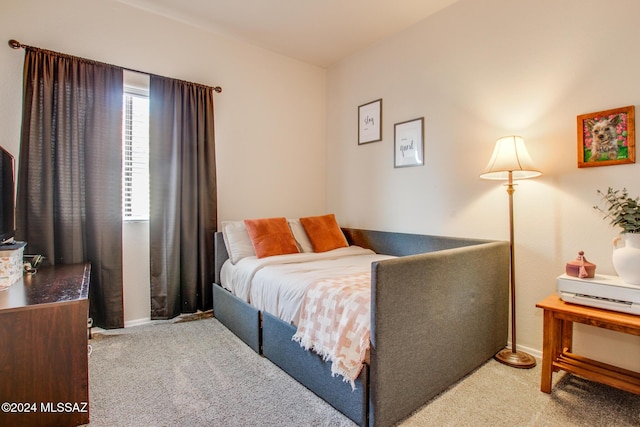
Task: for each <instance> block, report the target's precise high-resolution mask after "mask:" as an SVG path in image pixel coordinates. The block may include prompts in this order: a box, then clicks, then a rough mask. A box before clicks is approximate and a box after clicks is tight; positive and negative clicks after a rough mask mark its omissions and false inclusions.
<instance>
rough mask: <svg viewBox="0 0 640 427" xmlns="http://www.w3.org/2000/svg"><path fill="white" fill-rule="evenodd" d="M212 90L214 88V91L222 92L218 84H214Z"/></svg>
mask: <svg viewBox="0 0 640 427" xmlns="http://www.w3.org/2000/svg"><path fill="white" fill-rule="evenodd" d="M213 90H214V91H215V92H216V93H220V92H222V88H221V87H220V86H216V87H214V88H213Z"/></svg>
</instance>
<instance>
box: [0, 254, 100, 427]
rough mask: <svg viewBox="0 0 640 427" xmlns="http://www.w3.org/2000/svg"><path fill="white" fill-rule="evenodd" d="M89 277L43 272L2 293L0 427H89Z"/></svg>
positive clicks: (76, 270) (68, 270)
mask: <svg viewBox="0 0 640 427" xmlns="http://www.w3.org/2000/svg"><path fill="white" fill-rule="evenodd" d="M90 272H91V267H90V265H89V264H74V265H60V266H55V267H42V268H40V269H39V270H38V272H37V273H36V274H33V275H25V276H24V278H23V279H22V280H20V281H18V282H16V283H15V284H13V285H12V286H11V287H10V288H9V289H7V290H5V291H2V292H0V405H2V406H1V408H0V425H6V426H8V425H10V426H23V425H24V426H75V425H80V424H86V423H88V422H89V375H88V367H89V362H88V354H87V344H88V342H87V341H88V340H87V319H88V314H89V299H88V297H89V276H90Z"/></svg>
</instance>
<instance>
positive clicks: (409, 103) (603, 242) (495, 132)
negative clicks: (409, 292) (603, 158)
mask: <svg viewBox="0 0 640 427" xmlns="http://www.w3.org/2000/svg"><path fill="white" fill-rule="evenodd" d="M639 16H640V3H639V2H637V1H635V0H611V1H609V2H607V4H606V7H605V6H603V3H602V2H601V1H597V0H564V1H561V2H558V1H555V0H518V1H513V0H483V1H477V0H461V1H459V2H458V3H456V4H454V5H453V6H451V7H449V8H447V9H445V10H443V11H441V12H439V13H438V14H436V15H434V16H433V17H431V18H428V19H426V20H425V21H423V22H421V23H419V24H418V25H416V26H414V27H412V28H410V29H409V30H407V31H405V32H403V33H401V34H399V35H397V36H394V37H391V38H388V39H386V40H384V41H382V42H380V43H377V44H376V45H374V46H371V47H370V48H368V49H365V50H363V51H360V52H358V53H357V54H355V55H353V56H351V57H349V58H347V59H345V60H343V61H342V62H340V63H338V64H335V65H334V66H332V67H331V68H330V69H329V70H328V75H327V89H328V90H327V122H328V127H327V158H328V159H331V160H330V161H329V162H328V163H327V208H328V210H329V211H334V212H335V213H336V215H337V216H338V218H339V219H340V221H341V222H342V223H343V224H345V225H348V226H354V227H363V228H372V229H383V230H385V229H386V230H394V231H406V232H416V233H427V234H441V235H453V236H469V237H479V238H489V239H504V240H508V238H509V234H508V216H507V209H508V205H507V203H508V197H507V194H506V192H505V189H504V187H502V186H501V185H500V183H499V182H496V181H485V180H481V179H480V178H479V174H480V172H481V171H482V170H483V168H484V167H485V165H486V164H487V162H488V160H489V157H490V155H491V152H492V150H493V146H494V143H495V140H496V139H497V138H499V137H501V136H505V135H512V134H517V135H521V136H523V137H524V139H525V142H526V144H527V147H528V149H529V152H530V153H531V155H532V157H533V159H534V161H535V162H536V164H537V166H538V167H539V168H540V169H541V170H542V171H543V175H542V177H540V178H536V179H532V180H526V181H520V182H519V184H518V186H517V190H516V192H515V195H514V197H515V201H514V204H515V222H516V231H515V234H516V237H515V239H516V264H517V265H516V273H517V292H516V295H517V305H516V306H517V313H518V317H517V319H518V326H517V332H518V340H517V341H518V344H519V346H524V347H527V348H529V349H531V350H532V351H534V352H535V351H539V350H540V349H541V348H542V312H541V310H539V309H537V308H535V304H536V302H537V301H539V300H541V299H543V298H544V297H546V296H547V295H549V294H551V293H552V292H554V291H555V286H556V282H555V279H556V277H557V276H558V275H559V274H561V273H563V271H564V264H565V262H566V261H569V260H572V259H575V258H576V256H577V253H578V251H579V250H584V251H585V253H586V257H587V259H588V260H589V261H591V262H594V263H595V264H597V272H598V273H601V274H615V272H614V270H613V267H612V264H611V251H612V248H611V241H612V239H613V237H615V236H616V234H617V232H616V231H615V230H613V229H612V228H610V227H609V225H608V223H607V222H606V221H603V220H602V219H601V218H600V215H598V213H597V212H595V211H594V210H593V209H592V206H593V205H594V204H596V203H597V202H598V196H597V194H596V189H602V190H606V188H607V187H608V186H613V187H616V188H621V187H623V186H626V187H627V188H628V189H629V191H630V193H631V194H633V195H636V196H640V179H639V178H640V165H638V164H633V165H618V166H608V167H595V168H582V169H578V168H577V154H576V147H577V141H576V133H577V132H576V116H577V115H580V114H584V113H590V112H596V111H602V110H606V109H611V108H617V107H623V106H628V105H636V106H637V105H638V104H640V81H639V79H638V71H639V70H640V53H638V48H637V45H638V42H639V41H640V26H638V22H637V21H638V17H639ZM377 98H383V140H382V141H381V142H376V143H371V144H367V145H362V146H358V145H357V107H358V105H361V104H364V103H366V102H368V101H372V100H374V99H377ZM423 116H424V118H425V158H426V162H425V165H424V166H422V167H413V168H401V169H394V167H393V125H394V123H398V122H402V121H406V120H409V119H414V118H417V117H423ZM463 303H464V302H462V301H461V304H463ZM576 330H577V333H576V337H575V349H576V350H577V351H583V352H584V354H586V355H588V356H591V357H596V358H600V359H602V360H604V361H609V362H612V363H619V364H620V365H622V366H626V367H628V368H631V369H635V370H639V369H640V357H638V356H640V337H632V336H628V335H624V334H618V333H614V332H609V331H603V330H598V329H596V328H591V327H586V326H585V327H583V326H582V325H578V326H577V327H576Z"/></svg>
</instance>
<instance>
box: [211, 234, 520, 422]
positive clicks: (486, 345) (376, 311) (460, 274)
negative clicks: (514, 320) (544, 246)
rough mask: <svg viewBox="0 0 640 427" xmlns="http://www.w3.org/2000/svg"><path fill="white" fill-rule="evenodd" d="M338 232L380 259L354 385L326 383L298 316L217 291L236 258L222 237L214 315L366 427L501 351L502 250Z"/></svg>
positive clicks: (412, 406)
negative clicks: (363, 358) (364, 352)
mask: <svg viewBox="0 0 640 427" xmlns="http://www.w3.org/2000/svg"><path fill="white" fill-rule="evenodd" d="M293 228H294V227H293V225H292V229H293ZM340 231H341V234H342V235H343V236H344V238H345V239H346V241H347V245H348V247H353V246H355V247H359V248H364V249H366V250H370V251H372V252H371V253H372V254H376V255H377V256H379V258H378V259H376V260H374V261H372V262H371V263H370V265H369V268H370V277H371V295H370V297H371V298H370V299H371V307H370V312H371V319H370V340H369V341H370V342H369V349H368V363H364V364H363V366H362V369H361V370H360V372H359V376H358V377H357V378H356V379H355V381H354V382H353V384H351V383H350V382H349V381H346V382H345V381H344V378H341V377H340V376H335V375H332V369H331V362H330V361H324V360H323V358H322V357H320V356H319V355H318V354H316V353H315V352H313V351H308V350H305V349H304V348H303V347H301V345H300V344H299V343H298V342H296V341H294V340H293V339H292V338H293V336H294V335H295V334H296V330H297V328H296V326H295V323H296V319H297V315H298V309H297V308H295V309H292V310H290V312H289V314H288V316H289V317H287V316H285V318H286V320H282V319H281V318H280V317H282V313H279V312H278V310H276V309H272V308H269V307H268V304H267V305H265V306H263V307H261V308H259V307H256V306H253V305H252V304H250V303H249V301H251V302H253V301H252V298H247V295H246V294H242V292H239V293H238V295H235V294H234V293H233V292H231V291H230V290H229V289H227V288H225V287H223V286H222V284H221V282H224V280H222V279H223V276H224V275H225V272H224V268H223V266H224V265H225V261H227V263H226V264H227V265H228V264H229V262H228V260H229V259H230V256H231V257H234V255H236V254H233V253H232V254H231V255H230V254H229V251H228V250H227V246H228V242H227V244H225V235H224V233H222V232H217V233H216V234H215V239H214V247H215V260H214V262H215V283H214V284H213V294H214V300H213V312H214V316H215V317H216V318H217V319H218V320H219V321H220V322H221V323H222V324H224V325H225V326H226V327H227V328H228V329H229V330H231V331H232V332H233V333H234V334H236V335H237V336H238V337H239V338H240V339H242V340H243V341H244V342H245V343H246V344H247V345H249V346H250V347H251V348H252V349H253V350H254V351H256V352H257V353H259V354H262V355H264V357H266V358H268V359H269V360H271V361H272V362H273V363H275V364H276V365H278V366H279V367H280V368H281V369H283V370H284V371H285V372H287V373H288V374H289V375H291V376H292V377H294V378H295V379H296V380H297V381H299V382H300V383H302V384H303V385H305V386H306V387H308V388H309V389H310V390H312V391H313V392H314V393H316V394H317V395H318V396H320V397H321V398H322V399H324V400H325V401H327V402H328V403H330V404H331V405H332V406H334V407H335V408H336V409H338V410H339V411H341V412H342V413H344V414H345V415H346V416H347V417H349V418H350V419H351V420H353V421H354V422H355V423H357V424H359V425H363V426H364V425H371V426H388V425H393V424H394V423H397V422H399V421H401V420H402V419H404V418H406V417H408V416H409V415H411V413H412V412H414V411H415V410H417V409H418V408H420V407H421V406H422V405H424V404H425V403H426V402H428V401H429V400H430V399H432V398H433V397H435V396H436V395H438V394H439V393H441V392H443V391H444V390H446V389H447V388H448V387H450V386H452V385H453V384H455V383H456V382H457V381H459V380H460V379H461V378H463V377H464V376H466V375H467V374H469V373H470V372H472V371H473V370H475V369H476V368H478V367H479V366H480V365H482V364H483V363H485V362H486V361H487V360H488V359H490V358H491V357H492V356H493V355H494V354H495V353H497V352H498V351H499V350H501V349H502V348H504V347H505V345H506V342H507V334H508V307H509V302H508V273H509V246H508V242H503V241H486V240H477V239H462V238H453V237H441V236H426V235H416V234H407V233H396V232H387V231H373V230H361V229H352V228H341V229H340ZM230 235H231V233H227V236H230ZM298 247H299V248H300V245H298ZM301 252H302V251H301ZM225 280H228V279H225ZM227 287H233V286H229V285H227ZM234 292H236V291H235V290H234ZM279 316H280V317H279Z"/></svg>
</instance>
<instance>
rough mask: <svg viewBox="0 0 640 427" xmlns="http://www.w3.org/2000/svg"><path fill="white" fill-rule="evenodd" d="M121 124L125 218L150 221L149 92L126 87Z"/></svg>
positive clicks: (126, 219) (123, 207)
mask: <svg viewBox="0 0 640 427" xmlns="http://www.w3.org/2000/svg"><path fill="white" fill-rule="evenodd" d="M123 102H124V105H123V114H124V117H123V121H122V123H123V125H122V140H123V150H122V156H123V158H122V183H123V191H122V218H123V220H125V221H147V220H149V93H148V92H147V91H144V90H140V89H136V88H131V87H126V86H125V91H124V96H123Z"/></svg>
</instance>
